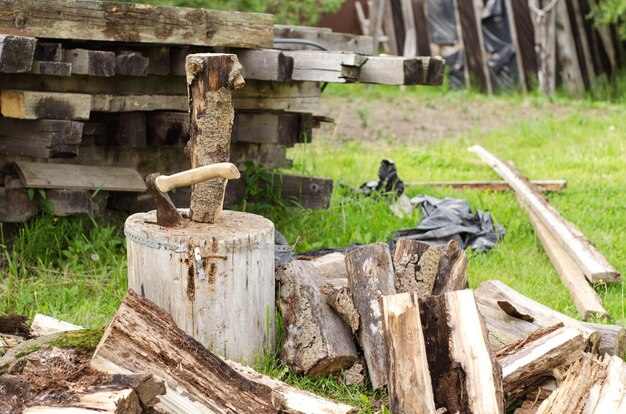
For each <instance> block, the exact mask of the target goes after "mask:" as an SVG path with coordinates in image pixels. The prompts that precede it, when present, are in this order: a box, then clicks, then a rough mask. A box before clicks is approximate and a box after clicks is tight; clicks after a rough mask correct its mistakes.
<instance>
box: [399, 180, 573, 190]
mask: <svg viewBox="0 0 626 414" xmlns="http://www.w3.org/2000/svg"><path fill="white" fill-rule="evenodd" d="M531 182H532V183H533V184H534V185H535V186H536V187H537V189H538V190H539V191H541V192H543V193H545V192H558V191H562V190H563V189H565V188H566V187H567V181H565V180H532V181H531ZM404 185H405V187H406V186H415V187H451V188H458V189H468V190H483V191H509V190H512V188H511V186H510V185H509V184H507V182H506V181H411V182H408V183H407V182H405V183H404Z"/></svg>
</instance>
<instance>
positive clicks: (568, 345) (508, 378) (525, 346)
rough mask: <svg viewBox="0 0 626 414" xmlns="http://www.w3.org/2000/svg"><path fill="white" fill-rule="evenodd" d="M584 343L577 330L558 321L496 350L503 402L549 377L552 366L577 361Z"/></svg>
mask: <svg viewBox="0 0 626 414" xmlns="http://www.w3.org/2000/svg"><path fill="white" fill-rule="evenodd" d="M585 345H586V341H585V339H584V337H583V334H582V332H581V331H579V330H578V329H575V328H565V327H563V324H558V325H555V326H552V327H549V328H547V329H541V330H538V331H535V332H533V333H532V334H530V335H529V336H528V337H527V338H525V339H523V340H521V341H519V342H516V343H513V344H511V345H509V346H507V347H505V348H503V349H501V350H500V351H498V352H497V353H496V357H497V359H498V362H499V363H500V365H501V366H502V383H503V389H504V396H505V398H506V401H507V405H510V404H512V403H513V402H514V401H515V400H517V399H518V398H519V397H522V396H524V395H525V394H526V393H527V392H529V391H530V390H531V389H532V388H533V387H536V386H537V385H540V384H542V383H544V382H545V381H546V378H551V377H552V376H553V375H554V374H553V371H554V370H555V369H557V368H561V369H563V368H567V367H569V365H570V364H572V363H573V362H575V361H577V360H579V359H580V358H581V357H582V355H583V351H584V349H585Z"/></svg>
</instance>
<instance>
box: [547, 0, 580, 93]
mask: <svg viewBox="0 0 626 414" xmlns="http://www.w3.org/2000/svg"><path fill="white" fill-rule="evenodd" d="M554 11H555V13H556V16H555V18H556V23H555V24H556V43H557V44H556V56H557V59H558V60H559V65H558V67H559V68H560V79H561V85H562V86H563V88H564V89H565V90H566V91H568V92H569V93H570V94H572V95H576V96H582V94H583V93H584V91H585V85H584V82H583V74H582V70H581V67H580V62H579V61H578V50H577V49H576V43H575V41H574V34H573V33H572V25H571V23H570V19H569V13H568V11H567V2H566V1H560V2H558V3H557V5H556V6H555V9H554Z"/></svg>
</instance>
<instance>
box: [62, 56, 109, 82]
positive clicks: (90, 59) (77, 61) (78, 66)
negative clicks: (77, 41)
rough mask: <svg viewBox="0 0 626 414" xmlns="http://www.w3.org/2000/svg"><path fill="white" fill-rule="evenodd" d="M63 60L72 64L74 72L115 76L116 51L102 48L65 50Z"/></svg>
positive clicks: (77, 73)
mask: <svg viewBox="0 0 626 414" xmlns="http://www.w3.org/2000/svg"><path fill="white" fill-rule="evenodd" d="M63 61H64V62H66V63H71V64H72V74H76V75H89V76H103V77H110V76H115V53H113V52H106V51H101V50H87V49H68V50H64V56H63Z"/></svg>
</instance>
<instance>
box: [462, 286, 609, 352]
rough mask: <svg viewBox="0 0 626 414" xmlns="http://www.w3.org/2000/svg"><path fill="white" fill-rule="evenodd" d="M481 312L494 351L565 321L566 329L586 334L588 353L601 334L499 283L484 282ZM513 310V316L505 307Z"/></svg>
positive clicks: (478, 291)
mask: <svg viewBox="0 0 626 414" xmlns="http://www.w3.org/2000/svg"><path fill="white" fill-rule="evenodd" d="M474 295H475V296H476V302H477V303H478V309H479V310H480V313H481V314H482V315H483V318H484V319H485V323H486V325H487V329H488V331H489V341H490V343H491V347H492V349H494V350H499V349H500V348H502V347H504V346H506V345H510V344H511V343H513V342H516V341H519V340H521V339H524V338H526V337H527V336H528V335H530V334H531V333H532V332H533V331H536V330H537V329H541V328H547V327H549V326H553V325H556V324H557V323H559V322H562V323H563V324H564V325H565V326H566V327H570V328H575V329H578V330H580V331H581V332H583V336H584V338H585V341H586V343H587V350H590V351H592V352H595V350H596V349H597V346H598V342H599V340H600V335H599V334H598V333H597V332H596V331H595V330H594V329H592V328H590V327H588V326H585V325H584V324H583V323H582V322H580V321H577V320H575V319H572V318H570V317H569V316H566V315H563V314H562V313H559V312H557V311H555V310H552V309H550V308H548V307H546V306H544V305H542V304H540V303H538V302H535V301H534V300H532V299H530V298H528V297H526V296H524V295H522V294H521V293H519V292H517V291H515V290H514V289H511V288H510V287H508V286H507V285H505V284H504V283H502V282H500V281H498V280H489V281H487V282H483V283H481V284H480V286H478V288H477V289H476V290H475V291H474ZM498 302H500V304H499V303H498ZM501 305H503V306H505V307H506V308H507V309H509V313H507V312H505V310H504V309H503V308H502V307H501ZM511 311H515V312H517V313H518V314H523V315H526V316H527V318H526V319H531V320H532V321H529V320H524V319H520V318H519V317H516V316H512V315H511V313H514V312H511Z"/></svg>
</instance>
